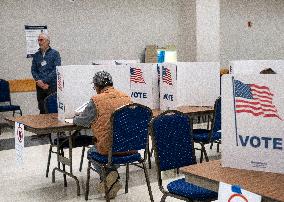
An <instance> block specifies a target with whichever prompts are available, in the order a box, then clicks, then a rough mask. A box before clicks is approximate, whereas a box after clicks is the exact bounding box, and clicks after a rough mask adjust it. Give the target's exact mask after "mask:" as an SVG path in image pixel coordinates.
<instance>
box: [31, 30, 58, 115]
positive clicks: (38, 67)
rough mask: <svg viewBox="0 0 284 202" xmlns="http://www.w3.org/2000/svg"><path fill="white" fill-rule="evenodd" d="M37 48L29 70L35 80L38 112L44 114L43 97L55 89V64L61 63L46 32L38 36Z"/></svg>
mask: <svg viewBox="0 0 284 202" xmlns="http://www.w3.org/2000/svg"><path fill="white" fill-rule="evenodd" d="M38 44H39V47H40V48H39V50H38V51H37V52H36V53H35V54H34V56H33V61H32V67H31V72H32V75H33V78H34V80H35V81H36V91H37V101H38V109H39V110H40V114H45V110H44V99H45V98H46V97H47V96H48V95H50V94H51V93H53V92H56V90H57V86H56V84H57V82H56V66H60V65H61V58H60V55H59V52H58V51H56V50H54V49H52V48H51V47H50V46H49V44H50V39H49V37H48V35H47V34H45V33H41V34H40V35H39V36H38Z"/></svg>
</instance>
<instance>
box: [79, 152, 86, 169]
mask: <svg viewBox="0 0 284 202" xmlns="http://www.w3.org/2000/svg"><path fill="white" fill-rule="evenodd" d="M84 154H85V147H83V149H82V155H81V162H80V168H79V171H80V172H81V171H82V166H83V161H84Z"/></svg>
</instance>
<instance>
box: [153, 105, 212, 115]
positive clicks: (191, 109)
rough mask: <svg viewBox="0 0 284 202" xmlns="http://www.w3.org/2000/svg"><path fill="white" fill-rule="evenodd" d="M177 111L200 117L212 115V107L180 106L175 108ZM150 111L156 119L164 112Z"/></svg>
mask: <svg viewBox="0 0 284 202" xmlns="http://www.w3.org/2000/svg"><path fill="white" fill-rule="evenodd" d="M177 110H178V111H181V112H183V113H185V114H189V115H202V114H208V113H213V112H214V107H213V106H180V107H177ZM152 111H153V116H154V117H156V116H158V115H159V114H161V113H162V112H164V111H166V110H160V109H153V110H152Z"/></svg>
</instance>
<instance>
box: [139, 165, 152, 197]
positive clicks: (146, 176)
mask: <svg viewBox="0 0 284 202" xmlns="http://www.w3.org/2000/svg"><path fill="white" fill-rule="evenodd" d="M141 163H142V165H143V170H144V174H145V178H146V182H147V187H148V192H149V196H150V200H151V202H153V201H154V198H153V194H152V190H151V185H150V180H149V175H148V171H147V168H146V165H145V162H143V161H142V162H141Z"/></svg>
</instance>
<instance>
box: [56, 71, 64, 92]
mask: <svg viewBox="0 0 284 202" xmlns="http://www.w3.org/2000/svg"><path fill="white" fill-rule="evenodd" d="M57 87H58V89H59V90H61V91H62V90H63V87H64V81H63V80H62V78H61V74H60V73H58V74H57Z"/></svg>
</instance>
